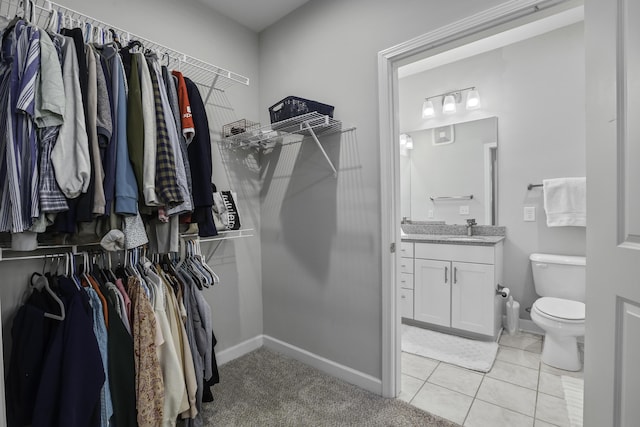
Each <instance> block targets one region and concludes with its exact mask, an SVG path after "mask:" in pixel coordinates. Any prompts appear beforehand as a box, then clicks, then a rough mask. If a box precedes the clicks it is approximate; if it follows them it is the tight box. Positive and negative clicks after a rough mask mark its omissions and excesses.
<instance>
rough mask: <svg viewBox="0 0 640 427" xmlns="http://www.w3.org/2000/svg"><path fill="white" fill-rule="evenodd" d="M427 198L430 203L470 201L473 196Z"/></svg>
mask: <svg viewBox="0 0 640 427" xmlns="http://www.w3.org/2000/svg"><path fill="white" fill-rule="evenodd" d="M429 198H430V199H431V201H432V202H437V201H439V200H471V199H473V194H469V195H468V196H434V197H429Z"/></svg>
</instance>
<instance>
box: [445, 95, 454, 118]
mask: <svg viewBox="0 0 640 427" xmlns="http://www.w3.org/2000/svg"><path fill="white" fill-rule="evenodd" d="M442 112H443V113H445V114H453V113H455V112H456V98H455V97H454V96H453V95H447V96H445V97H444V101H442Z"/></svg>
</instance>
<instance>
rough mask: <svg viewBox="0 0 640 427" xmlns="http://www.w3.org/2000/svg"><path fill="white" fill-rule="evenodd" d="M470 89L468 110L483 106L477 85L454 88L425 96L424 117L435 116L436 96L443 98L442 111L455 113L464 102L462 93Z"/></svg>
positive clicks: (466, 105)
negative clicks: (434, 102) (434, 104)
mask: <svg viewBox="0 0 640 427" xmlns="http://www.w3.org/2000/svg"><path fill="white" fill-rule="evenodd" d="M465 91H468V93H467V97H466V103H465V107H466V109H467V110H475V109H478V108H480V107H481V104H480V94H479V93H478V90H477V89H476V88H475V86H471V87H466V88H464V89H457V90H452V91H450V92H445V93H441V94H439V95H434V96H430V97H428V98H425V100H424V102H423V104H422V118H423V119H430V118H432V117H435V115H436V110H435V107H434V106H433V101H431V100H432V99H434V98H441V99H442V112H443V113H444V114H454V113H455V112H456V111H457V110H458V106H457V104H460V103H461V102H462V94H463V93H464V92H465Z"/></svg>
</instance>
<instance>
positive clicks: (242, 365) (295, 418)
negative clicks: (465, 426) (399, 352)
mask: <svg viewBox="0 0 640 427" xmlns="http://www.w3.org/2000/svg"><path fill="white" fill-rule="evenodd" d="M213 394H214V398H215V400H214V402H213V403H208V404H205V406H204V408H203V418H204V425H205V426H261V427H263V426H367V427H369V426H394V427H395V426H434V427H455V426H456V424H454V423H451V422H449V421H447V420H444V419H442V418H439V417H436V416H435V415H431V414H429V413H427V412H424V411H422V410H420V409H418V408H415V407H413V406H411V405H409V404H407V403H405V402H402V401H399V400H397V399H386V398H383V397H380V396H377V395H375V394H373V393H370V392H368V391H365V390H363V389H360V388H358V387H356V386H353V385H351V384H348V383H346V382H343V381H340V380H338V379H336V378H334V377H331V376H328V375H326V374H324V373H322V372H320V371H318V370H317V369H314V368H312V367H309V366H307V365H305V364H303V363H301V362H298V361H296V360H293V359H290V358H288V357H285V356H282V355H280V354H278V353H275V352H273V351H271V350H268V349H266V348H264V347H263V348H260V349H258V350H256V351H253V352H251V353H249V354H247V355H245V356H243V357H240V358H238V359H236V360H233V361H231V362H229V363H227V364H226V365H223V366H221V367H220V384H217V385H216V386H214V387H213Z"/></svg>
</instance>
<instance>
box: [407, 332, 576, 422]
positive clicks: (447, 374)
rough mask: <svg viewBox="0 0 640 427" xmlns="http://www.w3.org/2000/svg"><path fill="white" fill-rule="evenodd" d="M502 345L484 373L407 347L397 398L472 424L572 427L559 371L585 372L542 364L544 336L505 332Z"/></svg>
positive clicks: (568, 373)
mask: <svg viewBox="0 0 640 427" xmlns="http://www.w3.org/2000/svg"><path fill="white" fill-rule="evenodd" d="M499 344H500V347H499V350H498V355H497V357H496V361H495V363H494V365H493V367H492V369H491V371H489V372H487V373H486V374H483V373H481V372H477V371H471V370H468V369H464V368H460V367H457V366H453V365H449V364H447V363H444V362H440V361H438V360H433V359H428V358H425V357H421V356H417V355H414V354H410V353H404V352H403V353H402V393H401V394H400V396H399V399H401V400H404V401H405V402H409V403H410V404H412V405H413V406H416V407H418V408H421V409H424V410H425V411H428V412H430V413H432V414H436V415H439V416H441V417H444V418H447V419H449V420H451V421H453V422H456V423H458V424H461V425H464V426H468V427H503V426H504V427H519V426H529V427H548V426H559V427H565V426H566V427H572V426H571V423H570V421H569V415H568V411H567V406H566V402H565V399H564V389H563V386H562V380H561V376H563V375H566V376H570V377H575V378H583V373H582V371H580V372H569V371H563V370H560V369H555V368H552V367H550V366H547V365H545V364H544V363H541V362H540V353H541V351H542V336H540V335H535V334H530V333H526V332H518V333H517V334H515V335H513V336H510V335H508V334H506V333H505V334H503V335H502V337H501V338H500V342H499Z"/></svg>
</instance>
